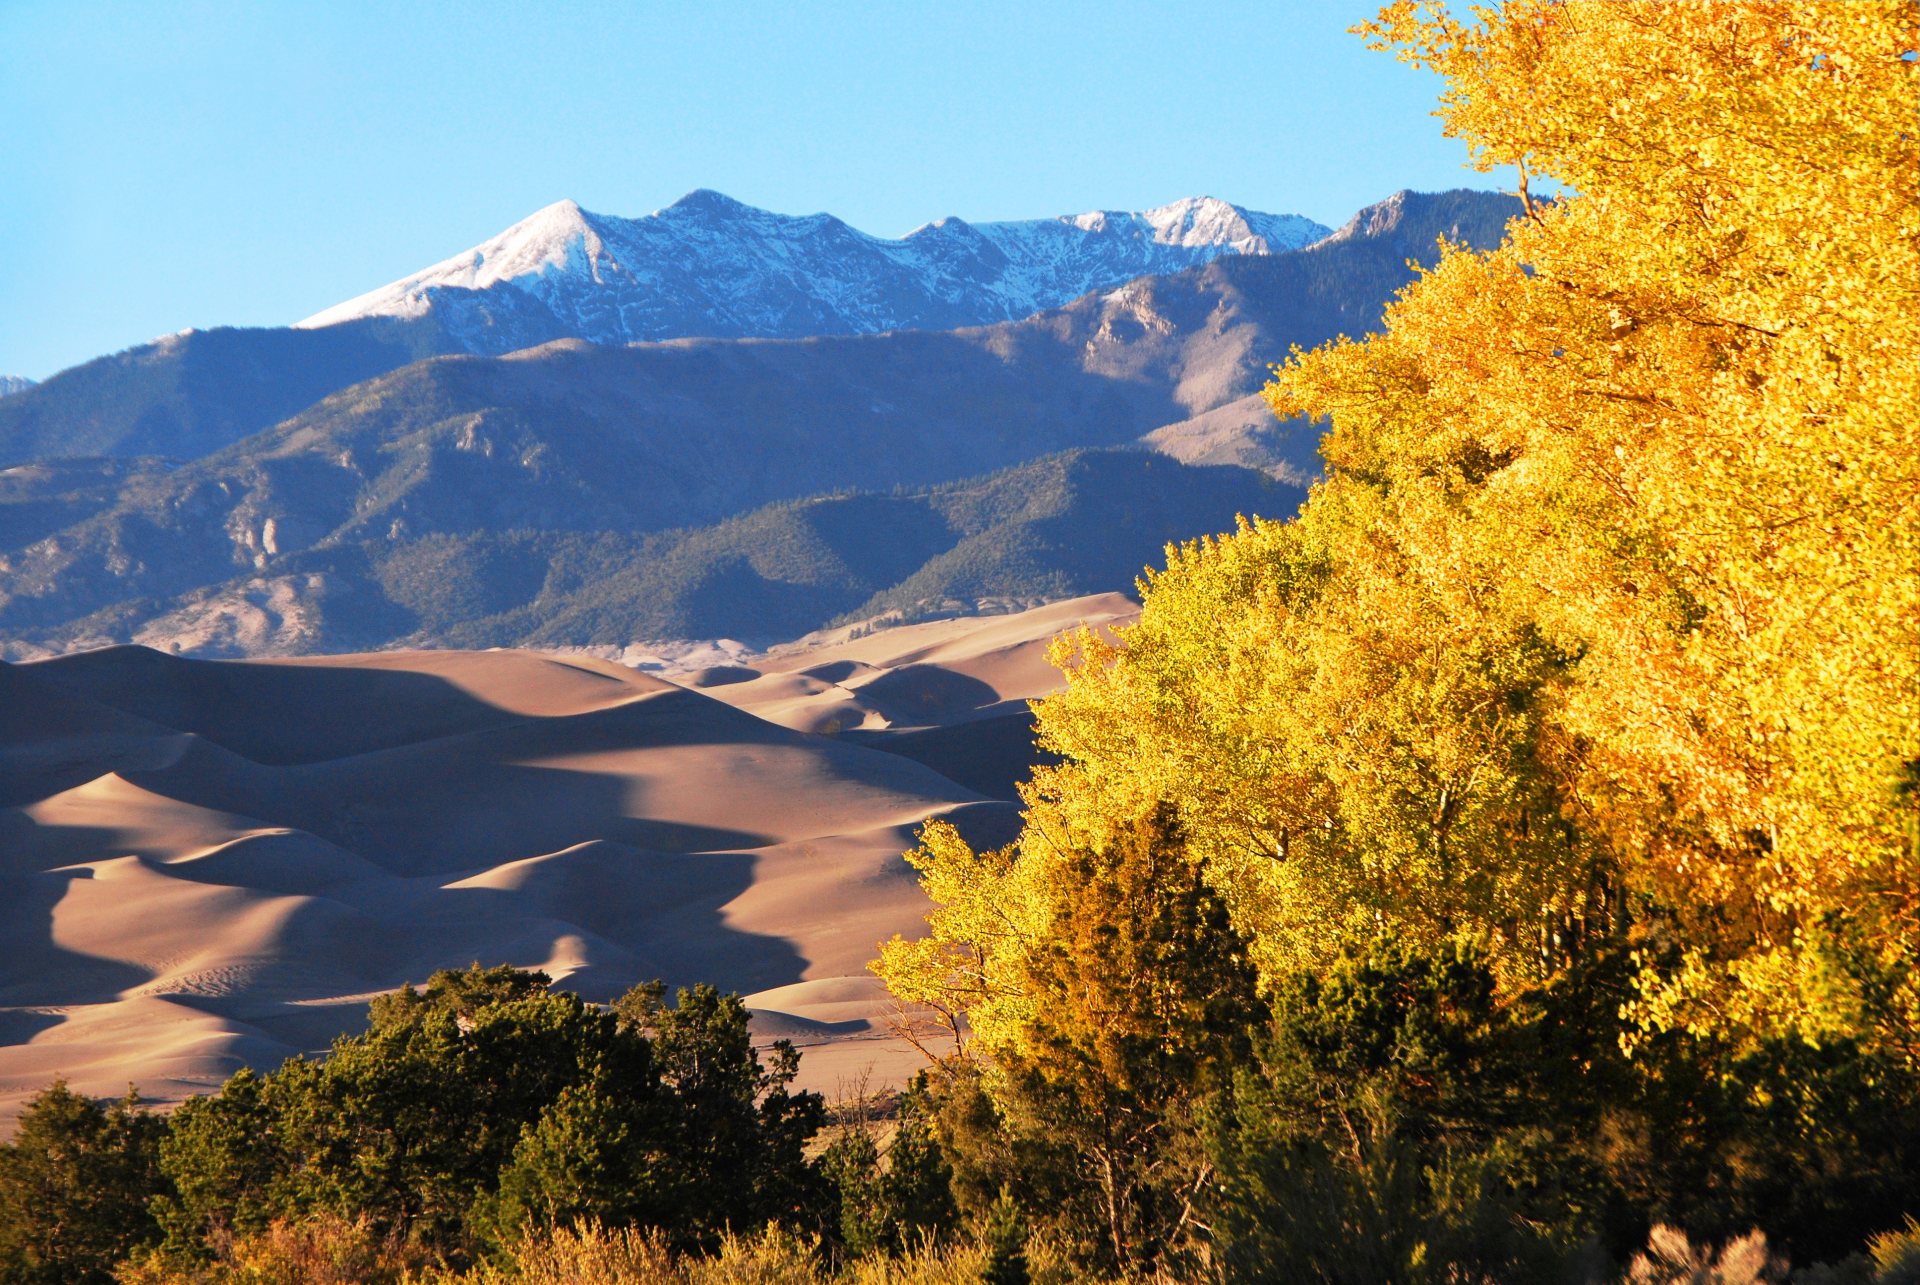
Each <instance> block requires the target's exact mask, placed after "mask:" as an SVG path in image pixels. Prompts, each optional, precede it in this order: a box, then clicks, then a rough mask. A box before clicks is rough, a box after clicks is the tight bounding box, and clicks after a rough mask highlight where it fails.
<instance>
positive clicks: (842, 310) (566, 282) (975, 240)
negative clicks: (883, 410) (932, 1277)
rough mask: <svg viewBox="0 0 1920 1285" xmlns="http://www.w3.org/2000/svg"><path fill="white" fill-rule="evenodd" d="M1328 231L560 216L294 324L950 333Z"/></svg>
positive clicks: (1140, 219) (1177, 217) (607, 332)
mask: <svg viewBox="0 0 1920 1285" xmlns="http://www.w3.org/2000/svg"><path fill="white" fill-rule="evenodd" d="M1327 234H1328V229H1326V228H1325V227H1322V226H1321V225H1320V224H1317V223H1315V222H1313V221H1312V220H1310V219H1306V218H1302V217H1301V216H1299V215H1293V214H1265V213H1261V212H1259V211H1255V210H1248V209H1244V208H1242V207H1240V206H1237V205H1231V204H1229V203H1227V202H1225V201H1220V200H1216V199H1215V198H1212V197H1192V198H1189V199H1186V200H1182V201H1176V202H1174V203H1172V204H1170V205H1163V206H1160V207H1158V208H1156V209H1151V210H1145V211H1127V210H1096V211H1092V212H1090V213H1086V214H1078V215H1063V216H1061V217H1059V218H1056V219H1034V220H1026V221H1019V222H991V223H980V224H969V223H967V222H965V221H964V220H962V219H957V218H946V219H940V220H938V221H936V222H933V223H928V224H925V225H923V226H921V227H919V228H916V229H914V230H913V231H912V232H910V233H908V234H907V235H906V236H905V237H901V238H899V239H888V238H885V237H876V236H871V235H869V234H867V233H864V232H861V231H859V230H857V229H855V228H852V227H849V226H848V225H847V224H845V223H843V222H841V221H840V220H839V219H837V218H834V217H833V216H832V215H830V214H812V215H805V216H792V215H784V214H774V213H770V212H769V211H766V210H760V209H756V208H754V207H753V206H750V205H745V204H742V203H741V202H739V201H736V200H734V199H732V198H731V197H728V196H725V195H723V194H722V193H719V192H713V191H707V190H705V189H702V190H698V191H694V192H690V193H688V194H687V195H686V196H684V197H682V198H681V199H680V200H678V201H676V202H674V203H673V204H672V205H670V206H668V207H667V208H666V209H664V210H657V211H655V212H654V213H653V214H650V215H647V216H646V217H644V218H637V219H625V218H617V217H613V216H609V215H603V214H594V213H592V212H590V211H587V210H583V209H581V208H580V206H579V205H577V204H576V203H574V202H572V201H560V202H556V203H555V204H553V205H549V206H547V207H546V208H545V209H543V210H540V211H538V212H537V213H535V214H533V215H532V216H530V217H529V218H526V219H523V220H521V221H520V222H519V223H516V224H514V225H513V226H512V227H510V228H508V229H507V230H506V231H504V232H502V233H500V234H499V235H498V236H496V237H493V238H492V239H491V240H488V241H485V242H482V243H481V244H480V245H477V246H475V247H473V248H472V249H470V250H467V251H465V252H463V253H461V254H457V255H454V256H453V257H452V258H450V259H446V260H444V261H442V262H440V263H437V264H434V265H433V266H432V267H429V268H426V269H423V270H422V271H420V272H416V273H414V274H413V275H411V276H408V277H404V278H402V279H401V280H399V281H395V282H393V283H391V284H389V285H386V286H382V287H381V288H379V289H378V290H372V291H369V292H368V293H366V294H363V295H360V296H358V297H356V298H353V299H349V300H347V301H346V302H344V303H341V304H338V305H336V306H334V307H332V308H328V309H326V310H325V311H322V312H319V313H316V314H314V315H313V316H311V317H308V318H307V319H306V320H304V321H302V322H299V323H297V324H298V325H300V326H302V327H307V328H312V327H318V326H327V325H334V324H337V323H339V322H344V321H350V320H353V319H355V318H359V317H373V316H392V317H404V318H422V317H429V316H430V317H432V318H433V319H434V320H435V321H436V322H437V323H438V324H439V325H440V326H441V327H442V328H443V329H444V330H445V331H446V332H447V334H448V335H449V336H450V337H451V338H452V339H453V340H454V341H455V342H456V343H458V344H459V345H460V346H462V347H465V348H467V349H468V350H469V351H473V352H483V353H499V352H507V351H512V350H514V349H516V348H520V347H525V346H528V345H530V344H534V343H543V342H548V341H551V340H554V339H560V338H576V339H585V340H589V341H591V342H594V343H601V344H624V343H633V342H639V341H645V340H657V339H667V338H676V337H681V336H702V335H704V336H716V337H746V336H758V337H792V336H801V335H823V334H870V333H877V332H880V331H886V330H902V329H951V328H955V327H959V326H968V325H983V324H987V323H990V322H995V321H1008V320H1013V319H1016V318H1019V317H1025V316H1029V315H1031V314H1033V313H1035V312H1039V311H1041V310H1043V309H1046V308H1054V307H1059V306H1060V305H1062V304H1064V303H1067V302H1069V301H1070V300H1073V299H1076V298H1078V297H1079V296H1081V295H1083V294H1086V293H1088V292H1089V291H1093V290H1100V289H1106V288H1109V287H1112V286H1115V285H1118V284H1119V283H1121V282H1123V281H1127V280H1131V279H1132V278H1134V277H1139V276H1144V275H1148V274H1158V273H1165V272H1177V271H1179V270H1181V269H1183V268H1189V267H1193V266H1196V265H1198V264H1203V263H1208V262H1211V261H1212V260H1214V259H1217V258H1220V257H1221V256H1223V255H1230V254H1277V253H1281V252H1283V251H1287V250H1292V249H1296V248H1299V247H1301V246H1304V245H1307V244H1309V243H1311V242H1313V241H1315V240H1318V239H1320V238H1322V237H1324V236H1326V235H1327Z"/></svg>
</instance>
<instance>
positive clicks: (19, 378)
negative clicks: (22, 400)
mask: <svg viewBox="0 0 1920 1285" xmlns="http://www.w3.org/2000/svg"><path fill="white" fill-rule="evenodd" d="M33 385H34V381H33V380H31V379H28V378H27V377H26V376H25V375H0V397H11V396H12V395H13V394H15V393H24V392H26V391H27V390H28V389H29V388H32V387H33Z"/></svg>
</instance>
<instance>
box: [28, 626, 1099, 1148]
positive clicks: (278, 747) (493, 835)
mask: <svg viewBox="0 0 1920 1285" xmlns="http://www.w3.org/2000/svg"><path fill="white" fill-rule="evenodd" d="M1134 610H1135V609H1134V607H1133V604H1131V603H1130V602H1128V601H1127V600H1126V599H1125V598H1123V597H1120V596H1118V595H1101V596H1098V597H1094V598H1084V599H1075V600H1072V601H1070V602H1064V603H1055V604H1051V605H1049V606H1046V607H1042V608H1038V609H1035V610H1033V611H1028V612H1024V613H1019V614H1013V615H1005V616H992V617H983V618H973V619H965V620H954V621H939V622H932V623H928V624H921V625H914V626H909V627H905V628H899V629H892V630H883V631H880V632H877V633H873V634H871V635H868V636H865V637H849V636H848V635H849V633H850V631H846V630H842V631H838V632H837V633H835V634H823V635H816V636H813V637H810V638H808V639H806V640H803V642H802V643H801V644H797V645H795V646H792V647H789V648H784V649H779V650H778V651H777V652H776V653H774V654H772V655H769V656H768V657H765V658H761V659H757V660H755V661H753V663H751V664H748V665H733V666H725V667H721V668H719V669H708V670H702V671H696V672H693V673H689V674H685V675H682V676H681V681H679V682H674V681H668V680H667V679H664V678H660V677H656V676H651V675H647V674H642V673H640V672H637V671H635V670H632V669H628V668H625V667H623V666H620V665H617V664H614V663H611V662H606V661H596V660H592V659H583V658H580V657H573V656H569V657H553V656H543V655H537V654H533V653H528V652H516V651H489V652H385V653H376V654H369V655H358V656H333V657H322V658H313V659H301V660H277V661H271V662H254V661H201V660H188V659H181V658H178V657H174V656H169V655H166V654H163V653H160V652H155V651H151V650H148V649H145V648H140V647H116V648H109V649H106V650H102V651H97V652H89V653H85V654H81V655H76V656H68V657H61V658H57V659H52V660H44V661H36V662H32V663H28V664H17V665H5V664H0V870H3V872H4V877H5V878H6V880H7V887H8V888H9V889H10V890H11V895H10V896H8V897H7V898H5V900H4V902H0V941H4V942H5V943H6V946H5V949H4V950H0V1122H3V1121H5V1120H7V1119H10V1118H11V1116H12V1115H13V1114H15V1113H17V1111H18V1109H19V1107H20V1104H21V1103H22V1102H23V1101H24V1099H26V1098H27V1097H29V1096H31V1095H32V1094H33V1093H35V1092H37V1091H39V1090H40V1089H42V1088H44V1087H45V1086H46V1085H47V1083H49V1082H50V1081H51V1080H52V1079H53V1078H54V1077H55V1076H64V1077H66V1079H67V1080H68V1081H69V1082H70V1083H71V1084H72V1085H73V1086H74V1087H75V1088H76V1089H77V1090H80V1091H83V1092H87V1093H92V1094H96V1095H100V1096H107V1095H116V1096H117V1095H118V1094H120V1093H123V1092H124V1091H125V1090H126V1088H127V1086H128V1084H129V1083H131V1084H136V1085H138V1086H139V1088H140V1091H141V1093H142V1094H143V1095H144V1096H146V1097H149V1098H151V1099H154V1100H156V1101H159V1102H162V1103H171V1102H177V1101H179V1100H180V1099H182V1098H183V1097H185V1096H187V1095H189V1094H193V1093H201V1092H207V1091H209V1090H212V1089H215V1088H217V1087H218V1086H219V1084H220V1083H221V1082H222V1081H223V1080H224V1079H225V1078H226V1077H227V1076H229V1075H230V1074H232V1073H233V1072H234V1071H236V1070H238V1069H239V1068H240V1067H241V1066H245V1065H251V1066H254V1067H258V1068H268V1067H272V1066H275V1065H278V1064H279V1062H281V1061H282V1060H284V1059H285V1058H287V1057H288V1056H291V1055H292V1054H294V1053H298V1052H309V1051H314V1050H317V1049H323V1048H324V1047H325V1046H326V1044H327V1043H328V1041H330V1040H331V1039H332V1038H333V1037H335V1036H336V1035H339V1034H341V1033H343V1032H348V1031H352V1030H356V1029H359V1028H360V1026H362V1025H363V1024H364V1018H365V1008H366V1003H367V1000H368V999H369V998H370V997H371V996H373V995H375V994H378V993H380V992H382V991H385V990H390V989H392V988H394V987H397V986H399V985H401V984H403V983H405V982H409V981H413V982H419V981H423V980H424V979H425V978H426V977H427V975H428V974H429V973H431V972H432V971H433V970H434V969H436V968H444V967H458V966H461V965H464V964H467V963H470V962H474V961H480V962H484V963H489V964H491V963H511V964H516V965H520V966H524V967H537V968H544V969H546V970H547V971H548V972H549V973H551V974H553V975H554V976H555V978H556V979H558V980H559V981H560V982H561V983H562V984H564V985H565V986H566V987H568V988H569V989H573V990H577V991H579V992H580V993H581V994H583V995H585V996H587V997H588V998H590V999H595V1000H607V999H610V998H612V997H613V996H615V995H617V994H619V993H620V992H621V991H623V990H625V989H626V988H627V987H628V986H630V985H632V984H633V983H635V982H637V981H642V980H647V979H652V978H661V979H664V980H665V981H667V982H668V983H669V984H673V985H684V984H689V983H692V982H696V981H709V982H713V983H715V984H717V985H719V986H721V987H723V988H724V989H727V990H733V991H739V992H741V993H743V994H745V995H747V996H748V1003H749V1005H750V1006H751V1007H752V1008H753V1009H754V1012H755V1030H756V1033H757V1035H758V1036H759V1037H760V1038H762V1039H764V1040H770V1039H773V1038H789V1039H791V1040H793V1041H794V1043H795V1044H796V1045H797V1046H799V1047H800V1048H801V1050H802V1054H803V1058H802V1076H803V1083H804V1084H805V1085H806V1086H808V1087H813V1088H818V1089H821V1090H822V1091H825V1092H828V1093H829V1094H830V1095H832V1094H834V1093H836V1092H839V1091H842V1090H844V1089H845V1088H846V1087H847V1086H850V1085H852V1084H854V1083H856V1082H859V1081H862V1080H865V1081H866V1082H867V1083H869V1084H870V1085H873V1086H879V1085H885V1084H897V1083H900V1082H902V1081H903V1080H904V1079H905V1078H906V1077H907V1076H909V1075H910V1074H911V1073H912V1071H913V1070H914V1069H915V1068H916V1067H917V1066H918V1065H920V1064H921V1054H920V1053H918V1052H917V1051H916V1050H914V1049H913V1048H912V1047H911V1046H910V1045H909V1044H908V1043H907V1042H905V1041H904V1040H902V1039H900V1038H899V1037H898V1036H897V1035H896V1034H894V1033H893V1030H892V1027H891V1025H890V1021H889V1019H890V1015H891V1012H892V1005H891V1003H890V1001H889V1000H888V998H887V996H886V994H885V991H884V988H883V987H881V986H880V985H879V984H878V982H877V981H875V979H874V978H873V977H872V976H871V975H870V974H868V973H867V972H866V968H865V966H866V963H867V961H868V960H869V959H871V958H872V957H873V955H874V953H875V947H876V945H877V944H878V943H879V942H880V941H882V940H884V939H885V938H887V937H889V936H891V935H892V934H894V933H895V932H901V933H906V934H907V935H909V936H911V935H913V934H914V933H916V932H917V931H918V930H919V928H920V926H921V916H922V915H923V914H924V912H925V909H926V906H925V903H924V900H923V898H922V895H921V893H920V890H919V887H918V885H917V884H916V883H915V881H914V879H913V873H912V871H911V869H910V868H909V867H908V866H907V865H906V863H905V861H904V860H903V859H902V858H901V855H900V854H901V852H902V851H903V850H904V849H905V848H907V847H909V846H911V844H912V841H913V833H914V831H915V829H916V828H917V827H918V826H919V825H920V824H921V823H922V822H924V821H926V820H927V819H929V818H933V817H943V818H946V819H949V820H951V821H952V822H953V823H954V824H956V825H958V826H959V827H960V828H961V830H962V831H963V832H964V833H966V834H968V835H969V836H970V837H971V838H973V839H974V840H975V841H976V842H979V843H992V844H998V843H1002V842H1005V841H1006V840H1007V839H1008V838H1010V837H1011V836H1012V835H1013V833H1014V832H1015V831H1016V829H1017V827H1018V814H1017V808H1016V805H1015V804H1014V803H1013V802H1012V801H1011V800H1013V798H1014V797H1015V796H1014V794H1013V790H1012V784H1013V781H1014V780H1015V779H1016V778H1017V776H1018V775H1019V774H1020V770H1021V765H1022V764H1023V763H1024V762H1025V761H1026V755H1027V746H1028V744H1029V737H1028V733H1027V728H1028V726H1029V725H1030V722H1031V716H1030V714H1029V713H1028V711H1027V707H1026V703H1025V702H1026V701H1027V700H1028V699H1029V698H1031V697H1034V696H1038V695H1040V694H1042V693H1044V692H1046V691H1048V690H1051V689H1052V688H1053V687H1054V686H1055V685H1056V684H1057V682H1058V680H1059V675H1058V674H1057V672H1055V671H1054V670H1053V669H1051V668H1050V667H1049V666H1047V665H1046V664H1045V661H1044V652H1045V648H1046V643H1047V640H1048V639H1049V638H1050V637H1051V636H1052V635H1054V634H1055V633H1057V632H1059V631H1060V630H1062V629H1065V628H1069V627H1071V626H1073V625H1075V624H1077V623H1080V622H1082V621H1088V622H1092V623H1095V624H1104V623H1111V622H1113V621H1116V620H1122V619H1125V618H1127V617H1128V616H1129V615H1130V614H1131V613H1132V612H1133V611H1134Z"/></svg>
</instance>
